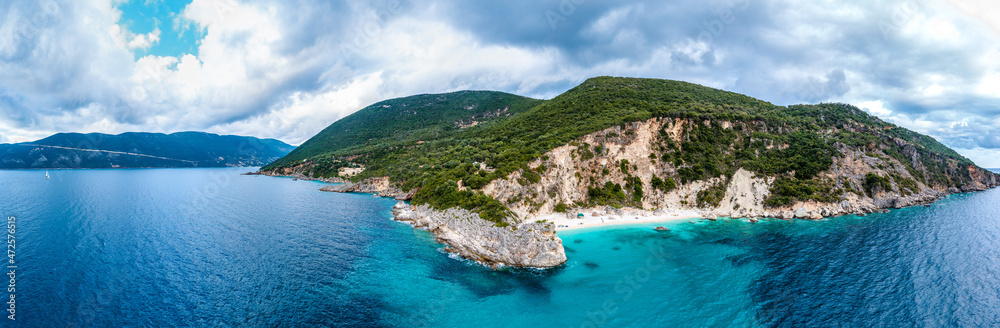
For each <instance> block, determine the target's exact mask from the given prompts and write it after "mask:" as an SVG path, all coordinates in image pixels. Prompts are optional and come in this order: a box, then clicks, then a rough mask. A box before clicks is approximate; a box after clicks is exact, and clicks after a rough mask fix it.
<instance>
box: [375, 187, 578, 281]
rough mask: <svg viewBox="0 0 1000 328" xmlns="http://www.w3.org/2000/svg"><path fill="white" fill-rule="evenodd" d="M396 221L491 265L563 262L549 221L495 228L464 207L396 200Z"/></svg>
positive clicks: (563, 255)
mask: <svg viewBox="0 0 1000 328" xmlns="http://www.w3.org/2000/svg"><path fill="white" fill-rule="evenodd" d="M392 212H393V214H395V220H397V221H401V222H407V223H410V224H412V225H413V226H414V227H415V228H419V229H425V230H427V231H430V232H431V233H433V234H434V235H435V236H436V237H437V240H438V242H441V243H444V244H446V245H448V247H447V248H446V250H447V251H448V252H451V253H454V254H457V255H459V256H461V257H464V258H467V259H470V260H474V261H476V262H479V263H482V264H485V265H488V266H490V267H492V268H500V267H504V266H512V267H531V268H549V267H555V266H559V265H562V264H563V263H566V252H565V250H564V249H563V245H562V239H560V238H559V236H557V235H556V233H555V228H554V226H553V225H552V224H551V223H521V224H520V225H517V226H511V227H497V226H495V225H494V224H493V222H489V221H486V220H483V219H482V218H480V217H479V214H476V213H473V212H471V211H468V210H465V209H457V208H452V209H448V210H446V211H439V210H434V209H431V208H430V207H429V206H410V205H406V204H405V203H402V202H400V203H398V204H396V206H394V207H393V210H392Z"/></svg>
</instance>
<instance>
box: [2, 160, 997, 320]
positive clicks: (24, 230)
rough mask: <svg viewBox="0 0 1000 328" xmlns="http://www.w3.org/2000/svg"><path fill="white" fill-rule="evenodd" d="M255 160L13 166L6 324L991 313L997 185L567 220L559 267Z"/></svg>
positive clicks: (8, 178) (8, 182)
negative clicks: (528, 265)
mask: <svg viewBox="0 0 1000 328" xmlns="http://www.w3.org/2000/svg"><path fill="white" fill-rule="evenodd" d="M247 171H251V169H173V170H171V169H156V170H60V171H50V175H52V179H49V180H45V179H44V172H40V171H0V188H3V189H2V191H0V215H3V216H10V215H14V216H16V217H17V218H18V224H19V230H18V232H17V238H18V243H19V244H18V245H19V248H18V253H17V260H18V281H17V288H18V292H17V294H16V295H17V298H18V312H17V313H18V320H17V324H15V325H11V324H10V322H9V321H5V323H4V324H5V326H17V325H21V326H25V327H36V326H41V327H66V326H78V327H101V326H103V327H126V326H155V327H171V326H206V327H213V326H226V327H229V326H241V327H301V326H307V327H308V326H370V327H413V326H429V327H510V326H555V327H603V326H606V327H651V326H674V327H801V326H844V327H865V326H881V327H914V326H923V327H987V326H998V325H1000V215H998V212H1000V211H998V210H997V205H996V204H1000V191H997V190H992V191H987V192H981V193H971V194H962V195H955V196H952V197H950V198H948V199H947V200H944V201H942V202H940V203H938V204H935V205H934V206H932V207H926V208H925V207H914V208H907V209H902V210H895V211H892V212H890V213H888V214H877V215H870V216H868V217H854V216H847V217H840V218H833V219H827V220H822V221H817V222H808V221H765V222H761V223H758V224H750V223H746V222H743V221H736V220H720V221H717V222H695V223H688V222H680V223H674V224H671V225H669V227H670V228H671V229H672V231H670V232H656V231H653V230H652V229H651V228H652V227H653V226H655V225H649V226H641V225H640V226H629V227H625V228H619V229H612V230H577V231H567V232H560V235H561V236H562V238H563V240H564V243H565V246H566V249H567V254H568V256H569V261H568V262H567V264H566V265H565V266H564V267H561V268H557V269H551V270H544V271H536V270H507V271H501V272H495V271H491V270H488V269H485V268H482V267H479V266H477V265H474V264H470V263H468V262H465V261H460V260H456V259H452V258H449V257H448V256H447V255H445V254H443V253H442V252H441V251H440V248H441V246H440V245H438V244H436V243H435V242H434V240H433V236H431V235H429V234H428V233H426V232H423V231H417V230H414V229H412V228H410V227H409V226H407V225H405V224H402V223H397V222H393V221H391V220H390V217H391V213H390V209H391V206H392V205H393V204H394V201H392V200H388V199H383V198H374V197H371V196H370V195H354V194H333V193H324V192H319V191H317V190H318V189H319V188H320V187H321V185H320V184H318V183H314V182H306V181H292V180H291V179H284V178H270V177H258V176H240V175H239V173H243V172H247Z"/></svg>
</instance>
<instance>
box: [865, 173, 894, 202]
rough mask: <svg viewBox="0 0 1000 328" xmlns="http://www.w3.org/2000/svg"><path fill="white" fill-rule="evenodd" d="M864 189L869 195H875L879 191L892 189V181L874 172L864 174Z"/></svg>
mask: <svg viewBox="0 0 1000 328" xmlns="http://www.w3.org/2000/svg"><path fill="white" fill-rule="evenodd" d="M864 187H865V191H866V192H868V195H869V196H875V194H877V193H878V192H880V191H892V181H890V180H889V178H888V177H883V176H881V175H878V174H877V173H874V172H868V174H866V175H865V183H864Z"/></svg>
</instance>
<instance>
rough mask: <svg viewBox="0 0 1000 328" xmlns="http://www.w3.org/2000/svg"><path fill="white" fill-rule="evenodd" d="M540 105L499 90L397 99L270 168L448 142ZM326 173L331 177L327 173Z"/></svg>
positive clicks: (367, 111)
mask: <svg viewBox="0 0 1000 328" xmlns="http://www.w3.org/2000/svg"><path fill="white" fill-rule="evenodd" d="M540 102H541V101H540V100H535V99H531V98H526V97H521V96H516V95H512V94H508V93H503V92H494V91H461V92H454V93H448V94H433V95H418V96H412V97H406V98H399V99H392V100H386V101H382V102H379V103H377V104H374V105H371V106H368V107H366V108H364V109H362V110H359V111H358V112H356V113H354V114H352V115H350V116H347V117H345V118H343V119H341V120H339V121H337V122H335V123H333V124H331V125H330V126H329V127H327V128H326V129H324V130H323V131H321V132H320V133H319V134H317V135H316V136H314V137H312V138H311V139H309V140H308V141H306V142H305V143H303V144H302V146H300V147H298V148H297V149H295V150H294V151H292V152H291V153H290V154H288V156H285V157H284V158H282V159H281V160H279V161H276V162H274V163H273V164H271V165H269V166H268V168H265V169H269V168H275V167H281V166H288V165H294V164H295V163H297V162H301V161H302V160H304V159H311V160H320V161H322V162H323V164H324V165H333V163H331V162H329V161H327V160H326V159H327V158H332V157H335V156H350V155H352V154H373V153H383V152H385V151H388V150H392V149H397V148H399V147H404V146H410V145H413V144H415V143H418V142H422V141H423V142H427V141H434V140H446V139H450V138H451V136H453V135H455V134H457V133H460V132H462V131H463V130H465V129H467V128H469V127H474V126H479V125H484V124H485V125H488V124H489V123H492V122H494V121H499V120H503V119H506V118H509V117H511V116H514V115H517V114H520V113H523V112H524V111H526V110H528V109H529V108H531V107H533V106H535V105H537V104H538V103H540ZM322 174H328V171H323V172H322Z"/></svg>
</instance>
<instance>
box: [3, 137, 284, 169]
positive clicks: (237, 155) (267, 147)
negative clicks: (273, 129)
mask: <svg viewBox="0 0 1000 328" xmlns="http://www.w3.org/2000/svg"><path fill="white" fill-rule="evenodd" d="M293 148H295V147H293V146H290V145H288V144H286V143H284V142H281V141H278V140H274V139H258V138H254V137H242V136H230V135H217V134H211V133H204V132H178V133H173V134H162V133H137V132H132V133H123V134H119V135H108V134H100V133H91V134H80V133H60V134H56V135H53V136H50V137H48V138H45V139H41V140H38V141H34V142H25V143H18V144H0V168H3V169H26V168H139V167H226V166H261V165H264V164H267V163H270V162H273V161H275V160H277V159H279V158H281V157H282V156H285V155H287V154H288V153H289V152H290V151H291V150H292V149H293Z"/></svg>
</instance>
